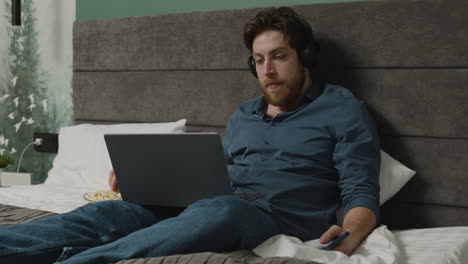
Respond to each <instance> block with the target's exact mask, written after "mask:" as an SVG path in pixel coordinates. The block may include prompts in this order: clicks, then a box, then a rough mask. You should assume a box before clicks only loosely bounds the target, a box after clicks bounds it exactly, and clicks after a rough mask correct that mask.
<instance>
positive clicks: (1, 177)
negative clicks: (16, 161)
mask: <svg viewBox="0 0 468 264" xmlns="http://www.w3.org/2000/svg"><path fill="white" fill-rule="evenodd" d="M15 185H31V173H18V172H0V186H15Z"/></svg>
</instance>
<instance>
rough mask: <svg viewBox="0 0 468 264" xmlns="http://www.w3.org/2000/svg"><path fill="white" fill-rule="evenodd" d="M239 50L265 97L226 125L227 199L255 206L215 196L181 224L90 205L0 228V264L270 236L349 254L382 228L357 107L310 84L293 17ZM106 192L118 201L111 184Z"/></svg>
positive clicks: (254, 30)
mask: <svg viewBox="0 0 468 264" xmlns="http://www.w3.org/2000/svg"><path fill="white" fill-rule="evenodd" d="M244 40H245V44H246V46H247V48H248V49H249V50H250V51H251V53H252V57H251V58H250V59H249V66H250V67H251V70H252V73H254V75H255V76H257V77H258V80H259V82H260V86H261V88H262V90H263V93H264V96H261V97H258V98H254V99H252V100H250V101H248V102H246V103H244V104H242V105H241V106H240V107H239V108H238V109H237V111H236V112H235V113H234V114H233V115H232V117H231V119H230V120H229V122H228V124H227V135H226V137H225V139H224V147H225V155H226V160H227V162H228V164H229V166H228V167H229V176H230V178H231V181H232V184H233V190H234V192H238V193H248V194H256V195H259V198H258V199H256V200H254V201H247V200H243V199H241V198H238V197H234V196H221V197H217V198H213V199H207V200H201V201H198V202H195V203H194V204H192V205H191V206H189V207H188V208H186V209H185V210H184V211H182V212H181V213H180V214H178V213H179V212H174V211H171V210H155V209H154V208H153V209H150V208H145V207H142V206H139V205H136V204H131V203H127V202H124V201H108V202H100V203H95V204H89V205H86V206H83V207H81V208H78V209H76V210H74V211H71V212H69V213H66V214H60V215H55V216H51V217H48V218H45V219H41V220H38V221H33V222H30V223H26V224H21V225H14V226H10V227H2V228H0V238H1V239H0V240H1V242H0V259H1V260H2V263H3V262H5V263H31V261H34V263H51V262H53V261H59V262H60V261H63V262H62V263H108V262H116V261H119V260H121V259H129V258H137V257H138V258H141V257H154V256H163V255H173V254H183V253H191V252H201V251H217V252H223V251H229V250H235V249H252V248H254V247H255V246H257V245H258V244H260V243H261V242H263V241H264V240H266V239H268V238H269V237H271V236H274V235H276V234H287V235H292V236H296V237H299V238H301V239H302V240H311V239H317V238H320V242H322V243H327V242H329V241H330V240H332V239H334V238H336V237H337V236H339V235H340V234H342V233H344V232H345V231H349V232H350V235H349V236H348V237H347V238H346V239H344V240H343V241H342V242H341V243H340V244H339V245H338V246H337V247H336V248H335V250H337V251H341V252H343V253H345V254H348V255H349V254H351V253H352V252H353V251H354V250H355V249H356V248H357V247H358V246H359V245H360V243H361V242H362V241H363V240H364V239H365V238H366V236H367V235H368V234H369V233H370V232H371V231H372V230H373V229H374V227H375V226H376V224H377V223H378V218H379V185H378V173H379V168H380V152H379V150H380V146H379V141H378V136H377V133H376V129H375V126H374V123H373V121H372V120H371V118H370V116H369V114H368V112H367V110H366V106H365V105H364V103H363V102H362V101H360V100H358V99H357V98H355V97H354V96H353V95H352V94H351V93H350V92H349V91H348V90H346V89H345V88H343V87H340V86H335V85H331V84H327V83H324V82H320V81H317V80H312V77H311V73H312V68H313V66H314V63H315V60H316V56H317V54H316V53H317V52H318V46H317V44H316V43H315V42H314V40H313V36H312V30H311V29H310V27H309V26H308V25H307V23H306V22H305V21H304V20H303V19H301V18H300V17H299V16H298V15H297V14H296V13H294V12H293V11H292V10H291V9H289V8H279V9H270V10H268V11H265V12H260V13H259V14H258V15H257V16H256V17H255V18H253V19H252V20H250V21H249V22H248V23H247V24H246V26H245V32H244ZM109 181H110V185H111V187H112V188H113V189H114V190H116V189H118V184H117V182H116V179H115V175H114V174H113V173H111V174H110V179H109ZM341 206H343V208H344V222H343V225H342V226H338V225H335V223H336V216H335V213H336V211H337V210H338V209H339V208H340V207H341ZM57 259H58V260H57Z"/></svg>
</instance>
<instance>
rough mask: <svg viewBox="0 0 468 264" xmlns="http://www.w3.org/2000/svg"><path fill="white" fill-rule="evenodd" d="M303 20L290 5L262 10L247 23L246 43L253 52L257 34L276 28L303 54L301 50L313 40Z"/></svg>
mask: <svg viewBox="0 0 468 264" xmlns="http://www.w3.org/2000/svg"><path fill="white" fill-rule="evenodd" d="M302 21H304V19H301V18H300V16H299V15H298V14H296V12H294V10H293V9H291V8H289V7H280V8H270V9H268V10H265V11H261V12H259V13H258V14H257V15H256V16H255V17H254V18H252V19H251V20H250V21H248V22H247V24H245V27H244V44H245V46H246V47H247V49H249V50H250V52H252V49H253V48H252V46H253V41H254V39H255V37H256V36H257V35H259V34H261V33H263V32H265V31H267V30H276V31H279V32H281V33H283V35H284V37H285V38H286V39H287V40H288V42H289V45H290V46H291V47H292V48H293V49H295V50H296V51H297V52H298V54H301V52H300V51H301V50H303V49H305V48H306V46H307V43H308V42H309V41H311V40H309V39H308V37H309V36H307V35H308V32H307V29H306V27H305V25H304V23H303V22H302ZM312 41H313V40H312Z"/></svg>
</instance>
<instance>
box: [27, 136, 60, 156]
mask: <svg viewBox="0 0 468 264" xmlns="http://www.w3.org/2000/svg"><path fill="white" fill-rule="evenodd" d="M36 138H42V144H41V145H34V149H35V150H36V151H38V152H51V153H57V152H58V134H54V133H40V132H34V138H33V141H36Z"/></svg>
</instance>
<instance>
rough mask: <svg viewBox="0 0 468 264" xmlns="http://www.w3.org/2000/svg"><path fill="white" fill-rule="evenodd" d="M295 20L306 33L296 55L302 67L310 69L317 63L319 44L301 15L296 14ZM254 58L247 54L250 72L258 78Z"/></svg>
mask: <svg viewBox="0 0 468 264" xmlns="http://www.w3.org/2000/svg"><path fill="white" fill-rule="evenodd" d="M296 19H297V21H298V22H299V23H300V24H301V25H302V27H303V29H304V31H305V33H306V41H307V42H306V45H305V47H304V48H303V49H302V50H298V51H297V52H298V55H299V58H300V60H301V63H302V65H304V67H306V68H309V69H312V68H314V67H315V65H316V64H317V58H318V53H319V50H320V46H319V44H318V42H316V41H315V38H314V33H313V31H312V28H311V27H310V25H309V23H307V21H305V20H304V19H303V18H302V17H300V16H296ZM255 64H256V63H255V59H254V57H253V56H249V60H248V65H249V69H250V72H251V73H252V74H253V75H254V76H255V78H258V76H257V68H256V65H255Z"/></svg>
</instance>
